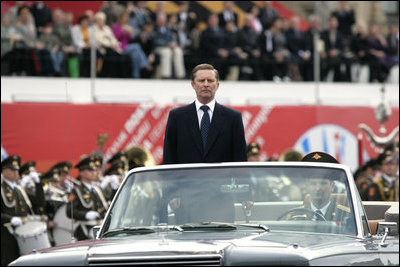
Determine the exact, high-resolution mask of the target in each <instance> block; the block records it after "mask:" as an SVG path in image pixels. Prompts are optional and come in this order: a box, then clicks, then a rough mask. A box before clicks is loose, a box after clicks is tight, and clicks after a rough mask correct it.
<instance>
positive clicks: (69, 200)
mask: <svg viewBox="0 0 400 267" xmlns="http://www.w3.org/2000/svg"><path fill="white" fill-rule="evenodd" d="M65 99H66V104H67V107H66V109H67V139H68V158H69V162H71V164H72V156H71V129H70V126H71V123H70V116H69V108H70V103H69V98H68V81H65ZM71 182H72V181H71ZM70 194H72V189H71V192H69V194H68V196H69V195H70ZM68 202H72V200H71V198H70V197H68ZM70 206H71V231H70V232H71V243H75V242H76V239H75V237H74V205H72V203H71V205H70Z"/></svg>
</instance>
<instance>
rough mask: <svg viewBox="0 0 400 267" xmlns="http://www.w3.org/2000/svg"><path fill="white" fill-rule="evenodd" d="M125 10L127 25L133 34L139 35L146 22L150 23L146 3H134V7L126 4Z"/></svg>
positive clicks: (130, 3)
mask: <svg viewBox="0 0 400 267" xmlns="http://www.w3.org/2000/svg"><path fill="white" fill-rule="evenodd" d="M126 10H127V11H128V12H129V24H130V25H131V27H132V28H133V29H134V31H135V33H139V32H140V30H141V29H142V28H143V26H144V25H145V24H146V23H147V22H151V21H152V20H151V17H150V14H151V12H150V11H149V10H148V9H147V8H146V1H136V5H134V4H133V3H132V2H128V3H127V5H126ZM134 37H136V35H135V36H134Z"/></svg>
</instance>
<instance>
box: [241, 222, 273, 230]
mask: <svg viewBox="0 0 400 267" xmlns="http://www.w3.org/2000/svg"><path fill="white" fill-rule="evenodd" d="M235 225H238V226H244V227H252V228H258V229H263V230H264V231H266V232H269V231H270V230H271V229H269V227H268V226H266V225H264V224H255V223H240V224H235Z"/></svg>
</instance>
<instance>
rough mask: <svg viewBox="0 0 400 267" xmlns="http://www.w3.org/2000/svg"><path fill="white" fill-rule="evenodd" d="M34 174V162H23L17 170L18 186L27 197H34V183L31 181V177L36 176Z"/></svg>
mask: <svg viewBox="0 0 400 267" xmlns="http://www.w3.org/2000/svg"><path fill="white" fill-rule="evenodd" d="M31 172H32V174H31ZM36 174H37V173H36V162H35V161H28V162H25V163H24V164H23V165H22V166H21V168H20V169H19V177H21V180H20V184H21V186H22V187H23V188H24V190H25V192H27V193H28V195H35V181H34V180H33V176H36ZM37 176H38V175H37ZM38 177H39V176H38Z"/></svg>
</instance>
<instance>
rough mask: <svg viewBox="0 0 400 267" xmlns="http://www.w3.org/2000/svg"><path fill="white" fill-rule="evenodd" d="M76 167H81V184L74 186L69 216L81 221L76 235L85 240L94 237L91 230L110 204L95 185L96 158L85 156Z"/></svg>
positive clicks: (68, 208)
mask: <svg viewBox="0 0 400 267" xmlns="http://www.w3.org/2000/svg"><path fill="white" fill-rule="evenodd" d="M75 168H78V169H79V177H80V184H79V185H76V186H74V188H73V190H72V193H71V195H70V198H69V200H70V202H69V203H68V207H67V216H68V217H69V218H72V219H74V220H77V221H78V222H79V226H78V227H77V229H76V231H75V233H74V235H75V237H76V238H77V239H78V240H84V239H88V238H93V237H92V236H90V230H91V228H92V227H93V226H94V224H97V223H98V222H97V221H98V220H102V219H103V218H104V216H105V214H106V211H107V209H108V204H107V201H106V199H105V197H104V195H103V193H102V191H101V189H100V188H99V187H98V186H96V185H95V182H96V179H97V178H96V169H97V167H96V158H95V157H94V156H88V157H84V158H83V159H82V160H81V161H80V162H79V163H78V164H77V165H75ZM71 205H72V209H73V211H72V212H71ZM94 222H95V223H94ZM91 223H92V224H91ZM93 223H94V224H93ZM90 224H91V225H90Z"/></svg>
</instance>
